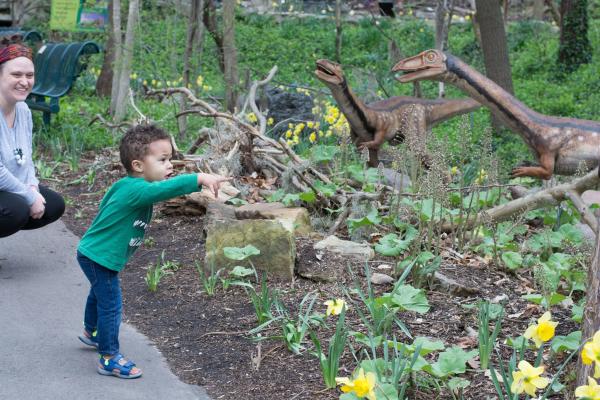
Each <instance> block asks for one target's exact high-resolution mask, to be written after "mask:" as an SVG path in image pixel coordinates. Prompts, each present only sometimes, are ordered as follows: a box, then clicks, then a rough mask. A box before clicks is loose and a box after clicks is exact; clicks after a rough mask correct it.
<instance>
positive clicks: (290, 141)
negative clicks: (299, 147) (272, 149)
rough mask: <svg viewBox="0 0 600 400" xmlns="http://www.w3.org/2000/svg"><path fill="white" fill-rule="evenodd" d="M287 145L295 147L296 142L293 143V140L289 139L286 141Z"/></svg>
mask: <svg viewBox="0 0 600 400" xmlns="http://www.w3.org/2000/svg"><path fill="white" fill-rule="evenodd" d="M286 143H287V145H288V146H290V147H291V146H293V145H294V141H293V140H289V139H288V140H286Z"/></svg>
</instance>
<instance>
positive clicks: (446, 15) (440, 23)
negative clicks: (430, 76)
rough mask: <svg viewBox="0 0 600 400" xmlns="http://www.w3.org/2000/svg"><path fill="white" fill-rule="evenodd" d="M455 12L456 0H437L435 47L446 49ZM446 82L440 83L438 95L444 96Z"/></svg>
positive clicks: (441, 49)
mask: <svg viewBox="0 0 600 400" xmlns="http://www.w3.org/2000/svg"><path fill="white" fill-rule="evenodd" d="M452 14H454V0H437V7H436V9H435V48H436V49H438V50H440V51H445V50H446V49H447V47H448V31H449V30H450V24H451V23H452ZM445 95H446V93H445V87H444V82H439V83H438V97H444V96H445Z"/></svg>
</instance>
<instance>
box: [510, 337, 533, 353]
mask: <svg viewBox="0 0 600 400" xmlns="http://www.w3.org/2000/svg"><path fill="white" fill-rule="evenodd" d="M506 344H507V345H509V346H510V347H512V348H513V349H517V350H520V349H522V348H523V347H525V348H527V345H528V340H527V339H525V337H523V336H517V337H516V338H511V337H509V338H506Z"/></svg>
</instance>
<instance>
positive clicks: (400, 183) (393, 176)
mask: <svg viewBox="0 0 600 400" xmlns="http://www.w3.org/2000/svg"><path fill="white" fill-rule="evenodd" d="M383 180H384V183H385V184H386V185H388V186H391V187H393V188H394V189H396V190H398V191H403V190H405V189H406V188H409V187H410V186H411V185H412V182H411V181H410V177H409V176H408V175H406V174H403V173H402V172H400V171H396V170H394V169H391V168H384V169H383Z"/></svg>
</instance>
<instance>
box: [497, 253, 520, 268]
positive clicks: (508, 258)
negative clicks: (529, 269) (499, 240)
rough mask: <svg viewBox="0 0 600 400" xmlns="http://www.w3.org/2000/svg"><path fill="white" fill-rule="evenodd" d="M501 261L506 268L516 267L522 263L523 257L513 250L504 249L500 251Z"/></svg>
mask: <svg viewBox="0 0 600 400" xmlns="http://www.w3.org/2000/svg"><path fill="white" fill-rule="evenodd" d="M501 257H502V261H503V262H504V265H506V267H507V268H508V269H517V268H520V267H521V266H522V265H523V257H522V256H521V254H520V253H517V252H514V251H505V252H503V253H502V256H501Z"/></svg>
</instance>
